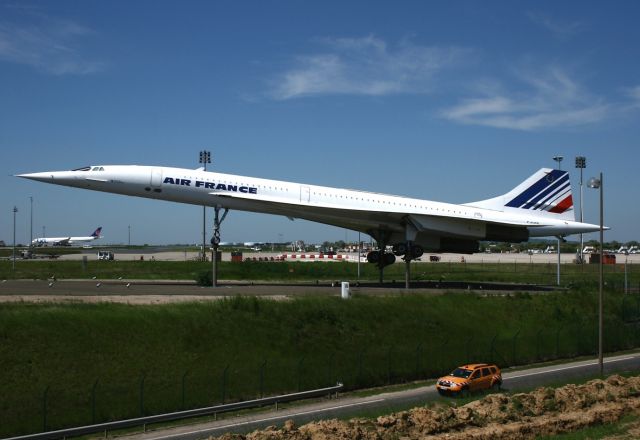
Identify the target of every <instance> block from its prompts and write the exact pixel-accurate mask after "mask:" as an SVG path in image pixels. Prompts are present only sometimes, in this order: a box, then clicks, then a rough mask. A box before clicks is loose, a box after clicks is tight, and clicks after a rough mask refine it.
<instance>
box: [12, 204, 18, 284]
mask: <svg viewBox="0 0 640 440" xmlns="http://www.w3.org/2000/svg"><path fill="white" fill-rule="evenodd" d="M17 212H18V207H17V206H14V207H13V271H14V272H15V271H16V213H17Z"/></svg>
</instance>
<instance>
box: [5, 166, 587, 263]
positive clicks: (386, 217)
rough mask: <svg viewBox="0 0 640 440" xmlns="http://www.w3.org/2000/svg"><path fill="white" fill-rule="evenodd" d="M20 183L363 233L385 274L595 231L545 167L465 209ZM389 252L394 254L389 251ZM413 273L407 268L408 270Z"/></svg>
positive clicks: (219, 177) (170, 172)
mask: <svg viewBox="0 0 640 440" xmlns="http://www.w3.org/2000/svg"><path fill="white" fill-rule="evenodd" d="M18 177H23V178H26V179H31V180H37V181H41V182H46V183H53V184H57V185H64V186H72V187H78V188H84V189H91V190H94V191H104V192H109V193H116V194H124V195H128V196H136V197H145V198H150V199H158V200H169V201H173V202H179V203H189V204H193V205H207V206H213V207H215V208H216V209H217V210H219V209H221V208H224V209H237V210H240V211H253V212H261V213H268V214H275V215H283V216H286V217H289V218H290V219H294V218H302V219H306V220H310V221H314V222H319V223H324V224H328V225H334V226H338V227H341V228H346V229H351V230H355V231H361V232H364V233H366V234H369V235H371V236H372V237H373V238H375V239H376V240H377V242H378V246H379V250H378V251H373V252H371V253H369V255H368V256H367V259H368V261H369V262H371V263H376V264H378V266H379V267H380V270H381V272H382V268H383V267H384V266H385V265H387V264H391V263H393V262H394V261H395V256H403V257H404V259H405V261H407V262H408V261H410V260H412V259H415V258H418V257H420V256H421V255H422V253H423V252H424V251H431V252H454V253H473V252H477V251H478V249H479V241H481V240H490V241H502V242H509V243H517V242H522V241H526V240H528V239H529V238H530V237H546V236H556V237H564V236H566V235H571V234H579V233H586V232H594V231H597V230H599V228H600V227H599V226H598V225H593V224H588V223H581V222H576V220H575V213H574V210H573V199H572V196H571V182H570V181H569V173H568V172H567V171H562V170H557V169H549V168H542V169H540V170H538V171H536V172H535V173H534V174H533V175H531V176H530V177H528V178H527V179H525V180H524V181H523V182H522V183H520V184H519V185H517V186H516V187H515V188H514V189H512V190H511V191H509V192H507V193H506V194H504V195H501V196H498V197H494V198H491V199H487V200H481V201H478V202H471V203H465V204H461V205H457V204H450V203H441V202H433V201H429V200H420V199H414V198H408V197H402V196H394V195H388V194H379V193H373V192H366V191H357V190H352V189H340V188H331V187H326V186H317V185H309V184H304V183H293V182H285V181H279V180H267V179H260V178H255V177H246V176H236V175H231V174H222V173H217V172H211V171H206V170H204V169H202V168H199V169H196V170H193V169H184V168H171V167H161V166H141V165H97V166H89V167H83V168H78V169H75V170H72V171H47V172H41V173H30V174H19V175H18ZM387 245H391V246H392V249H393V253H389V252H386V251H385V250H386V247H387ZM407 266H408V265H407Z"/></svg>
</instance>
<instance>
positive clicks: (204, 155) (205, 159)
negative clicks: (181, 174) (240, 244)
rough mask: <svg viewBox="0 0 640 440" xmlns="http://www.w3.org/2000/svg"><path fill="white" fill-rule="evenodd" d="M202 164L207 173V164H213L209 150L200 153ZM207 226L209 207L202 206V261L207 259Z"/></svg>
mask: <svg viewBox="0 0 640 440" xmlns="http://www.w3.org/2000/svg"><path fill="white" fill-rule="evenodd" d="M200 163H201V164H202V166H203V168H204V170H205V171H207V164H208V163H211V152H210V151H207V150H202V151H201V152H200ZM206 224H207V207H206V206H204V205H203V206H202V254H201V258H202V261H204V260H205V259H206V255H207V254H206V253H205V246H206V245H207V241H206V237H207V233H206V229H205V228H206Z"/></svg>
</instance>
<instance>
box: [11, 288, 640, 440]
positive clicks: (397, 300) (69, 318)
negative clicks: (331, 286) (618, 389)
mask: <svg viewBox="0 0 640 440" xmlns="http://www.w3.org/2000/svg"><path fill="white" fill-rule="evenodd" d="M624 304H625V303H624V302H623V298H622V295H619V294H615V293H608V295H607V303H606V307H605V310H606V313H607V314H606V317H605V326H606V327H605V336H606V339H605V349H606V350H618V349H624V348H630V347H633V346H637V344H638V343H639V342H640V338H639V337H638V336H639V335H638V332H637V330H638V328H637V325H635V324H627V323H625V320H627V321H632V320H637V319H638V314H637V313H636V312H637V310H636V312H634V314H633V315H631V314H630V313H629V312H628V311H627V313H626V315H624V314H623V310H622V309H623V308H629V307H628V304H627V307H624ZM633 309H634V310H635V303H634V307H633ZM596 310H597V296H596V295H595V294H593V293H577V292H565V293H552V294H544V295H535V296H530V295H527V294H519V295H515V296H510V297H509V296H508V297H479V296H475V295H467V294H446V295H441V296H425V295H402V296H395V297H357V296H356V297H354V298H352V300H349V301H343V300H340V299H339V298H319V297H306V298H296V299H292V300H290V301H273V300H266V299H258V298H254V297H236V298H233V299H228V300H223V301H218V302H211V303H199V304H178V305H156V306H127V305H118V304H74V305H64V306H63V305H45V304H41V305H35V304H2V305H0V383H2V385H3V388H2V394H1V397H0V437H6V436H12V435H18V434H24V433H28V432H37V431H40V430H42V429H43V427H44V425H45V424H46V428H47V429H56V428H61V427H68V426H77V425H84V424H90V423H93V422H102V421H106V420H114V419H122V418H129V417H136V416H139V415H140V414H152V413H160V412H167V411H173V410H178V409H181V408H183V407H184V408H192V407H200V406H206V405H212V404H217V403H221V402H222V400H223V399H224V400H225V401H226V402H229V401H232V400H240V399H250V398H255V397H259V396H260V395H262V394H264V395H269V394H281V393H286V392H292V391H296V390H298V389H313V388H317V387H322V386H327V385H329V384H333V383H335V381H336V380H340V381H342V382H344V383H345V385H346V386H347V387H348V388H350V389H355V388H359V387H369V386H375V385H380V384H386V383H399V382H404V381H409V380H414V379H420V378H427V377H434V376H437V375H439V374H441V373H443V372H446V371H448V370H450V369H451V368H452V367H453V366H455V365H458V364H461V363H463V362H467V361H495V362H498V363H499V364H500V365H502V366H506V365H510V364H522V363H528V362H531V361H533V360H542V359H552V358H557V357H571V356H574V355H577V354H587V353H592V352H593V351H594V349H595V347H596V338H597V332H596V327H595V325H596V322H597V320H596V319H595V316H594V314H595V313H596ZM45 390H47V391H45ZM183 399H184V400H183ZM45 407H46V410H45ZM45 414H46V420H45Z"/></svg>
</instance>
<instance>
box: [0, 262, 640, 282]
mask: <svg viewBox="0 0 640 440" xmlns="http://www.w3.org/2000/svg"><path fill="white" fill-rule="evenodd" d="M357 270H358V269H357V265H356V264H353V263H338V262H335V263H320V262H314V263H301V262H275V263H272V262H269V263H266V262H243V263H231V262H222V263H220V265H219V280H222V281H224V280H247V281H258V280H260V281H287V282H291V281H315V280H321V281H327V280H342V281H355V280H356V278H357ZM404 270H405V267H404V264H394V265H392V266H389V267H387V268H385V271H384V274H385V280H387V281H390V280H394V279H395V280H398V281H400V280H404ZM207 271H211V263H207V262H197V261H88V262H86V263H83V262H82V261H18V262H17V263H16V268H15V271H14V270H13V268H12V262H11V261H0V279H46V278H49V277H52V276H55V277H56V278H58V279H69V278H84V279H90V278H92V277H96V278H100V279H117V278H120V277H121V278H123V279H175V280H196V279H197V278H198V277H199V276H201V274H203V273H205V272H207ZM604 272H605V280H606V282H607V284H608V286H609V287H612V286H613V287H617V288H620V289H622V287H623V283H624V276H625V275H624V272H625V268H624V265H621V264H618V265H605V267H604ZM360 273H361V275H360V280H364V281H367V280H369V281H376V280H378V270H377V268H376V267H375V266H374V265H371V264H362V265H361V266H360ZM411 273H412V279H413V280H415V281H424V280H441V281H461V280H463V281H469V282H473V281H491V282H516V283H530V284H550V285H554V284H556V265H555V264H523V263H520V264H515V263H502V264H500V263H493V264H489V263H485V264H482V263H414V264H412V272H411ZM597 280H598V266H597V265H590V264H584V265H576V264H563V265H562V267H561V281H562V284H563V285H564V286H567V285H575V286H580V285H585V286H589V287H593V286H595V285H596V283H597ZM627 282H628V285H629V286H630V287H633V288H635V289H637V288H638V287H639V285H640V268H639V267H638V266H637V265H629V266H628V267H627Z"/></svg>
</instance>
